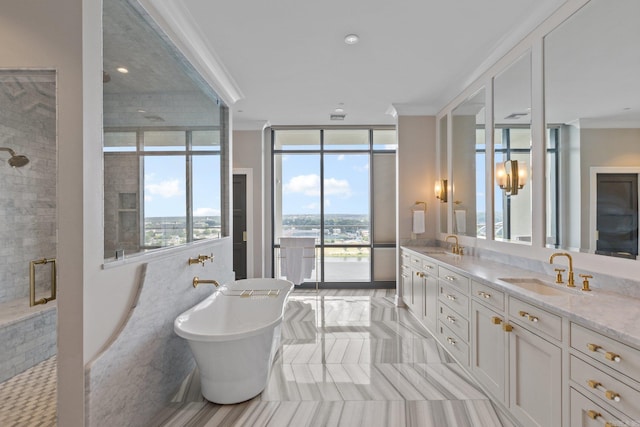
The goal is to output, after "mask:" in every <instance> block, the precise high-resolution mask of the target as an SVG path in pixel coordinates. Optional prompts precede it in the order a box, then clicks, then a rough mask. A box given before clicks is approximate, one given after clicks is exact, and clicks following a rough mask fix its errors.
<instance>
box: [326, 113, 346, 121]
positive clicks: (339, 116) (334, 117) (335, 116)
mask: <svg viewBox="0 0 640 427" xmlns="http://www.w3.org/2000/svg"><path fill="white" fill-rule="evenodd" d="M345 116H346V114H331V115H330V116H329V118H330V119H331V120H344V118H345Z"/></svg>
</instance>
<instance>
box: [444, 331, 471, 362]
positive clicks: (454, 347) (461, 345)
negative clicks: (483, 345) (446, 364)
mask: <svg viewBox="0 0 640 427" xmlns="http://www.w3.org/2000/svg"><path fill="white" fill-rule="evenodd" d="M438 332H439V333H440V341H441V342H442V345H443V346H444V348H446V349H447V350H449V352H450V353H451V355H452V356H453V357H454V358H455V359H456V360H457V361H458V362H459V363H460V364H461V365H463V366H469V346H468V345H467V343H465V342H463V341H462V340H461V339H460V338H458V336H457V335H456V334H454V333H453V332H452V331H451V330H450V329H449V328H447V327H446V326H442V325H441V326H440V327H438Z"/></svg>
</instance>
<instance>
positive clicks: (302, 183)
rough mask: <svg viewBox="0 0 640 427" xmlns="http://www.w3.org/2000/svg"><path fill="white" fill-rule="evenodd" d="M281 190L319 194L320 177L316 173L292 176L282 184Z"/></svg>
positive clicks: (307, 194)
mask: <svg viewBox="0 0 640 427" xmlns="http://www.w3.org/2000/svg"><path fill="white" fill-rule="evenodd" d="M283 190H284V192H285V193H302V194H304V195H305V196H318V195H319V194H320V177H319V176H318V175H316V174H311V175H298V176H294V177H293V178H291V179H290V180H289V182H287V183H286V184H285V185H284V187H283Z"/></svg>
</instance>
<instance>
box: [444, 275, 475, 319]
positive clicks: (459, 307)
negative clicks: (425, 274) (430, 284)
mask: <svg viewBox="0 0 640 427" xmlns="http://www.w3.org/2000/svg"><path fill="white" fill-rule="evenodd" d="M438 293H439V296H438V298H439V300H440V302H441V303H442V304H445V305H447V306H449V308H451V309H453V311H455V312H457V313H458V314H460V315H462V316H463V317H464V318H465V319H469V297H468V296H466V295H465V294H463V293H462V292H460V291H459V290H457V289H455V288H454V287H453V286H450V285H448V284H446V283H442V282H440V284H439V286H438Z"/></svg>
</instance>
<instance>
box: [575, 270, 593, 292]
mask: <svg viewBox="0 0 640 427" xmlns="http://www.w3.org/2000/svg"><path fill="white" fill-rule="evenodd" d="M578 276H580V277H582V290H583V291H587V292H588V291H590V290H591V288H589V279H593V276H592V275H590V274H578Z"/></svg>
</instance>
